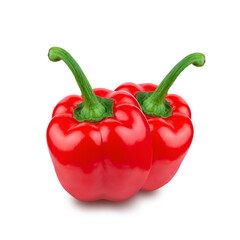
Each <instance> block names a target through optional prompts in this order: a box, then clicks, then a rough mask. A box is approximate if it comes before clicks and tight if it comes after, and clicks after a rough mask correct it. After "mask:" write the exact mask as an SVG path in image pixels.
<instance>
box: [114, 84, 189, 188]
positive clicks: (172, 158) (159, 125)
mask: <svg viewBox="0 0 240 240" xmlns="http://www.w3.org/2000/svg"><path fill="white" fill-rule="evenodd" d="M156 88H157V85H154V84H138V85H137V84H134V83H125V84H122V85H121V86H119V87H118V88H117V89H116V90H115V91H118V90H124V91H127V92H129V93H131V94H132V95H133V96H134V97H135V98H136V94H137V92H152V91H154V90H155V89H156ZM165 99H166V100H167V101H168V102H170V103H171V107H172V110H173V111H172V115H171V116H170V117H167V118H161V117H149V116H147V115H146V117H147V119H148V123H149V126H150V131H151V135H152V148H153V159H152V168H151V171H150V174H149V176H148V178H147V180H146V182H145V183H144V185H143V187H142V189H143V190H145V191H153V190H155V189H158V188H160V187H162V186H164V185H165V184H167V183H168V182H169V181H170V180H171V179H172V178H173V176H174V175H175V174H176V172H177V170H178V168H179V167H180V165H181V163H182V161H183V159H184V157H185V155H186V154H187V151H188V149H189V147H190V145H191V142H192V139H193V125H192V122H191V111H190V108H189V106H188V105H187V103H186V102H185V101H184V100H183V98H181V97H180V96H178V95H175V94H169V95H167V96H166V97H165Z"/></svg>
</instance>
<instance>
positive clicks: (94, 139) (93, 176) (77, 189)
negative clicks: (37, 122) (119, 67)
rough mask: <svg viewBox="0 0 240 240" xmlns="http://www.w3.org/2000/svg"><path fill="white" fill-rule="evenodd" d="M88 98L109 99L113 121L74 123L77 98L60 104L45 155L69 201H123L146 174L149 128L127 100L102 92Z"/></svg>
mask: <svg viewBox="0 0 240 240" xmlns="http://www.w3.org/2000/svg"><path fill="white" fill-rule="evenodd" d="M94 93H95V94H96V95H97V96H99V97H105V98H112V99H114V104H113V112H114V117H109V118H106V119H103V120H102V121H100V122H98V123H92V122H79V121H77V120H76V119H74V118H73V110H74V109H75V108H76V104H79V103H81V102H82V98H81V97H80V96H76V95H71V96H68V97H66V98H64V99H63V100H62V101H60V102H59V103H58V104H57V106H56V107H55V109H54V111H53V115H52V120H51V122H50V123H49V126H48V129H47V142H48V147H49V151H50V155H51V158H52V161H53V164H54V168H55V171H56V174H57V176H58V179H59V181H60V183H61V184H62V186H63V187H64V189H65V190H66V191H68V192H69V193H70V194H71V195H72V196H73V197H75V198H77V199H79V200H82V201H94V200H97V199H107V200H112V201H123V200H126V199H128V198H130V197H132V196H133V195H134V194H135V193H136V192H138V191H139V190H140V189H141V188H142V186H143V184H144V182H145V181H146V179H147V177H148V174H149V172H150V168H151V162H152V147H151V134H150V128H149V125H148V123H147V120H146V118H145V116H144V115H143V113H142V112H141V110H140V109H139V105H138V102H137V101H136V99H135V98H134V97H133V96H132V95H131V94H129V93H126V92H123V91H117V92H112V91H109V90H106V89H95V90H94Z"/></svg>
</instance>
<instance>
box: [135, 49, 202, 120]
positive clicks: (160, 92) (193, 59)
mask: <svg viewBox="0 0 240 240" xmlns="http://www.w3.org/2000/svg"><path fill="white" fill-rule="evenodd" d="M204 63H205V56H204V55H203V54H202V53H193V54H190V55H188V56H186V57H185V58H183V59H182V60H181V61H180V62H179V63H178V64H177V65H175V66H174V67H173V69H172V70H171V71H170V72H169V73H168V74H167V76H166V77H165V78H164V79H163V80H162V82H161V83H160V84H159V86H158V87H157V89H156V90H155V91H154V92H153V93H139V94H138V100H139V103H140V105H141V107H142V109H143V111H144V112H145V113H146V114H148V115H154V116H161V117H168V116H170V115H171V112H172V108H171V107H170V103H169V102H167V101H166V100H165V97H166V95H167V92H168V90H169V88H170V87H171V86H172V84H173V83H174V81H175V80H176V78H177V77H178V75H179V74H180V73H181V72H182V71H183V70H184V69H185V68H186V67H188V66H189V65H191V64H193V65H194V66H197V67H201V66H203V65H204Z"/></svg>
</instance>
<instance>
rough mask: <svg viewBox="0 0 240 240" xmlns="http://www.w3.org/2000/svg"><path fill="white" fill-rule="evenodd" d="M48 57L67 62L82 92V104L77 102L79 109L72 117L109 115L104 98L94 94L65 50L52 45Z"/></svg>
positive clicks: (80, 119) (88, 119)
mask: <svg viewBox="0 0 240 240" xmlns="http://www.w3.org/2000/svg"><path fill="white" fill-rule="evenodd" d="M48 57H49V59H50V60H51V61H53V62H57V61H60V60H63V61H64V62H65V63H66V64H67V66H68V67H69V68H70V70H71V71H72V73H73V75H74V76H75V79H76V81H77V84H78V86H79V88H80V90H81V92H82V97H83V104H79V106H78V107H79V109H75V110H76V111H75V115H74V118H76V119H77V120H79V121H85V120H87V121H100V120H102V119H103V118H105V117H107V116H110V115H111V114H110V115H109V114H107V116H106V112H108V110H107V109H106V108H105V104H104V103H103V101H104V100H102V99H100V98H99V97H97V96H96V95H95V93H94V92H93V90H92V87H91V85H90V84H89V82H88V80H87V78H86V76H85V74H84V73H83V71H82V69H81V68H80V66H79V65H78V63H77V62H76V61H75V60H74V58H73V57H72V56H71V55H70V54H69V53H68V52H67V51H65V50H64V49H62V48H59V47H52V48H50V49H49V52H48ZM108 100H109V99H108ZM100 102H102V103H100ZM111 102H112V100H111ZM80 105H81V106H80ZM107 105H109V104H107ZM76 114H77V115H78V116H77V115H76ZM111 116H112V115H111Z"/></svg>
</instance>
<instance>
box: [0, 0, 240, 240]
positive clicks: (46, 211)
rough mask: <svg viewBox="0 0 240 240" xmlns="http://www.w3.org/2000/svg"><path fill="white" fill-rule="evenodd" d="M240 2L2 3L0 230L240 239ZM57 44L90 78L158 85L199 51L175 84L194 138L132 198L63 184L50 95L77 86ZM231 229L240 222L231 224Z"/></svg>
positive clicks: (60, 235)
mask: <svg viewBox="0 0 240 240" xmlns="http://www.w3.org/2000/svg"><path fill="white" fill-rule="evenodd" d="M238 2H239V1H237V0H236V1H234V0H228V1H221V0H218V1H209V0H201V1H190V0H189V1H187V0H181V1H176V0H175V1H151V0H148V1H140V0H138V1H132V0H128V1H124V0H122V1H110V0H109V1H106V0H102V1H79V0H78V1H71V0H69V1H59V0H58V1H26V0H21V1H1V3H0V23H1V29H0V32H1V38H0V81H1V87H0V98H1V99H0V100H1V118H0V122H1V124H0V136H1V138H0V139H1V150H0V155H1V165H0V189H1V192H0V194H1V197H0V220H1V223H0V239H3V240H5V239H6V240H8V239H58V240H60V239H104V240H108V239H116V240H118V239H121V240H122V239H150V240H154V239H164V240H165V239H166V240H168V239H184V240H186V239H231V240H235V239H240V230H239V225H240V204H239V203H240V187H239V186H240V173H239V172H240V163H239V162H240V154H239V151H240V150H239V149H240V141H239V135H240V127H239V122H240V113H239V102H240V100H239V92H240V89H239V82H240V79H239V74H240V73H239V66H240V59H239V55H240V47H239V45H240V36H239V22H240V15H239V6H238ZM52 46H59V47H63V48H65V49H66V50H68V51H69V52H70V53H71V54H72V55H73V56H74V57H75V58H76V60H77V61H78V62H79V64H80V65H81V67H82V68H83V70H84V72H85V74H86V75H87V77H88V79H89V81H90V82H91V84H92V86H93V87H105V88H109V89H114V88H116V87H117V86H118V85H120V84H121V83H123V82H126V81H133V82H136V83H143V82H153V83H159V82H160V81H161V80H162V79H163V77H164V76H165V75H166V74H167V73H168V71H169V70H170V69H171V68H172V67H173V66H174V65H175V64H176V63H177V62H178V61H179V60H181V59H182V58H183V57H185V56H186V55H187V54H190V53H193V52H202V53H204V54H205V55H206V64H205V66H204V67H202V68H196V67H194V66H190V67H188V68H187V69H186V70H185V71H184V72H183V73H182V74H181V76H179V78H178V79H177V81H176V82H175V83H174V85H173V86H172V88H171V89H170V93H177V94H179V95H181V96H182V97H183V98H185V100H186V101H187V102H188V103H189V105H190V107H191V109H192V116H193V119H192V120H193V124H194V127H195V135H194V140H193V143H192V146H191V148H190V151H189V153H188V155H187V157H186V158H185V160H184V161H183V164H182V166H181V168H180V170H179V172H178V173H177V175H176V176H175V177H174V179H173V180H172V181H171V182H170V183H169V184H167V185H166V186H165V187H163V188H162V189H160V190H157V191H155V192H152V193H145V192H140V193H139V194H137V195H135V196H134V197H133V198H132V199H130V200H129V201H126V202H123V203H111V202H106V201H99V202H94V203H82V202H78V201H77V200H74V199H73V198H72V197H71V196H70V195H69V194H68V193H67V192H65V191H64V190H63V188H62V187H61V185H60V183H59V182H58V179H57V177H56V175H55V172H54V168H53V165H52V162H51V159H50V156H49V153H48V149H47V144H46V137H45V134H46V128H47V125H48V123H49V121H50V118H51V113H52V110H53V108H54V106H55V105H56V104H57V102H58V101H59V100H60V99H61V98H63V97H65V96H67V95H70V94H80V92H79V89H78V86H77V84H76V82H75V80H74V78H73V75H72V74H71V72H70V70H68V68H67V67H66V65H65V64H64V63H63V62H58V63H53V62H50V61H49V60H48V57H47V53H48V49H49V48H50V47H52ZM237 228H238V229H237Z"/></svg>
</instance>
